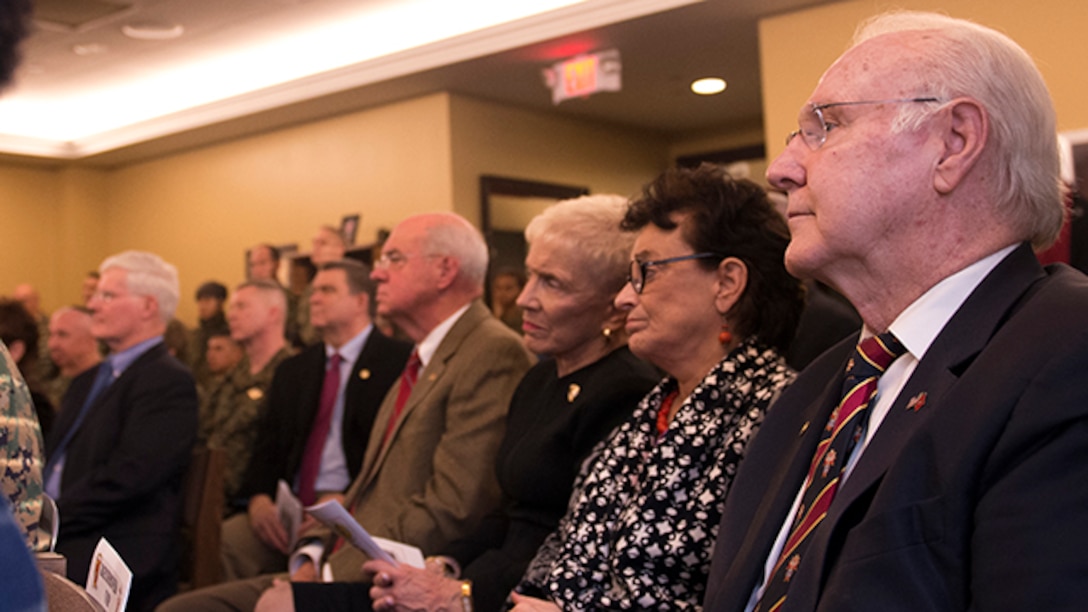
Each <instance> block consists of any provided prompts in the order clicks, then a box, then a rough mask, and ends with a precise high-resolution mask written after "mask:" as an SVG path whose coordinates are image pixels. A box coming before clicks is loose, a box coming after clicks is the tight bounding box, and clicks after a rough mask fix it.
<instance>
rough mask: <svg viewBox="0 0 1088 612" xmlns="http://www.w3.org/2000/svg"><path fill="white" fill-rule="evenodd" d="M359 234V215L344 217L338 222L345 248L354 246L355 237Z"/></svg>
mask: <svg viewBox="0 0 1088 612" xmlns="http://www.w3.org/2000/svg"><path fill="white" fill-rule="evenodd" d="M358 233H359V215H346V216H345V217H344V218H343V219H341V220H340V235H341V236H343V237H344V243H345V244H347V246H349V247H350V246H355V237H356V234H358Z"/></svg>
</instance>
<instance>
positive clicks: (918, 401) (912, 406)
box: [907, 391, 926, 412]
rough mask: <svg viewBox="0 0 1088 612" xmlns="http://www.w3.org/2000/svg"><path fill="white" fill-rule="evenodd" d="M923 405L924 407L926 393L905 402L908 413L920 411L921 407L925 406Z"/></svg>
mask: <svg viewBox="0 0 1088 612" xmlns="http://www.w3.org/2000/svg"><path fill="white" fill-rule="evenodd" d="M925 405H926V392H925V391H922V392H921V393H919V394H918V395H915V396H914V397H912V398H910V401H909V402H907V410H910V411H913V412H918V411H919V410H921V409H922V406H925Z"/></svg>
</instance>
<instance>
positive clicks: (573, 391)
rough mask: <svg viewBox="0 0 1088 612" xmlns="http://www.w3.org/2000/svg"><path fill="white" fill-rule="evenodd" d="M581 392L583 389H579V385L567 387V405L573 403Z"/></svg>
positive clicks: (573, 384) (574, 384)
mask: <svg viewBox="0 0 1088 612" xmlns="http://www.w3.org/2000/svg"><path fill="white" fill-rule="evenodd" d="M581 392H582V388H581V387H579V386H578V385H577V383H571V384H570V386H569V387H567V403H568V404H570V403H573V402H574V400H575V398H577V397H578V394H579V393H581Z"/></svg>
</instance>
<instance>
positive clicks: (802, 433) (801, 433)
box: [797, 421, 808, 436]
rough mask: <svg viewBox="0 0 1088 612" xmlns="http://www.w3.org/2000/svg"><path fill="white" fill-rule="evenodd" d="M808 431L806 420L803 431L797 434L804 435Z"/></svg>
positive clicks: (802, 426)
mask: <svg viewBox="0 0 1088 612" xmlns="http://www.w3.org/2000/svg"><path fill="white" fill-rule="evenodd" d="M806 431H808V421H805V424H804V425H801V431H799V432H797V435H798V436H803V435H805V432H806Z"/></svg>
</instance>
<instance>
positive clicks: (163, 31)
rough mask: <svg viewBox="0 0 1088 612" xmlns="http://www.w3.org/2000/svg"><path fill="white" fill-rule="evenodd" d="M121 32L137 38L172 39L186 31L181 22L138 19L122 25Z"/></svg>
mask: <svg viewBox="0 0 1088 612" xmlns="http://www.w3.org/2000/svg"><path fill="white" fill-rule="evenodd" d="M121 33H122V34H124V35H125V36H128V37H129V38H135V39H136V40H171V39H174V38H178V37H179V36H181V35H182V34H184V33H185V27H184V26H182V25H181V24H180V23H159V22H157V21H136V22H133V23H126V24H125V25H123V26H121Z"/></svg>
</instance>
